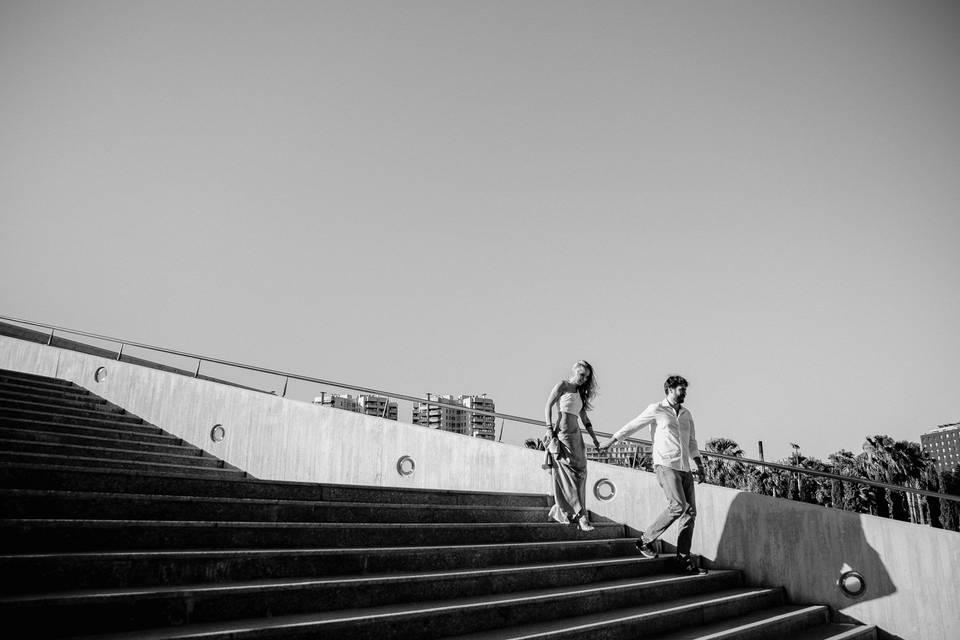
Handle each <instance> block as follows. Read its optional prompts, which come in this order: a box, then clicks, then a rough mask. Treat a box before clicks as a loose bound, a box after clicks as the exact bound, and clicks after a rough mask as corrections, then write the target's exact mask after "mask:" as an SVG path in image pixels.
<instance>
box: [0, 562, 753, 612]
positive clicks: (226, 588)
mask: <svg viewBox="0 0 960 640" xmlns="http://www.w3.org/2000/svg"><path fill="white" fill-rule="evenodd" d="M633 564H663V562H658V561H657V560H656V559H652V558H643V557H642V556H623V557H616V558H605V559H593V560H580V561H559V562H549V563H543V564H529V565H505V566H495V567H484V568H468V569H455V570H447V571H402V572H392V573H383V574H362V575H337V576H327V577H301V578H273V579H261V580H242V581H235V582H225V583H199V584H184V585H164V586H156V587H138V588H124V587H117V588H110V589H75V590H69V591H51V592H45V593H38V594H21V595H16V596H9V597H0V603H4V604H12V603H27V602H43V601H93V600H104V599H117V598H143V597H148V598H149V597H164V596H183V597H191V596H197V595H202V594H212V593H240V592H254V593H257V592H266V591H285V590H291V589H309V588H311V587H316V586H338V585H343V586H347V585H374V584H382V585H393V584H396V585H402V584H407V583H410V582H413V581H420V582H431V581H436V582H439V581H444V580H457V579H470V578H480V577H485V576H499V575H509V574H518V573H535V572H544V571H556V570H563V569H582V568H593V567H612V566H623V565H633ZM717 573H718V574H737V573H738V572H737V571H725V572H719V571H718V572H717ZM663 577H664V576H663V575H660V574H657V575H654V576H648V577H647V578H649V579H651V580H652V579H656V581H657V582H661V581H662V579H663ZM669 577H670V578H675V579H676V581H680V580H684V579H689V578H688V577H686V576H669ZM647 578H644V579H640V578H634V579H622V580H617V581H607V582H609V583H611V585H610V586H626V585H632V584H642V583H644V582H645V581H648V580H647ZM614 582H616V583H618V584H617V585H613V584H612V583H614ZM594 584H596V585H600V584H606V583H599V582H598V583H594ZM567 589H569V587H567V588H563V587H555V588H552V589H549V590H545V591H548V592H550V593H563V592H564V591H565V590H567ZM538 591H540V590H538Z"/></svg>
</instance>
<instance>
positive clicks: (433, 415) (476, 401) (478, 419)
mask: <svg viewBox="0 0 960 640" xmlns="http://www.w3.org/2000/svg"><path fill="white" fill-rule="evenodd" d="M427 400H433V401H435V402H438V403H440V404H430V403H427V402H418V403H416V404H414V405H413V424H419V425H422V426H425V427H430V428H431V429H440V430H441V431H450V432H451V433H460V434H463V435H467V436H473V437H476V438H485V439H487V440H493V439H494V432H495V428H494V417H493V416H488V415H483V414H477V413H472V412H470V411H464V409H463V408H464V407H466V408H469V409H481V410H483V411H494V410H495V409H494V403H493V399H492V398H488V397H486V396H482V395H481V396H468V395H462V396H452V395H433V394H429V393H428V394H427Z"/></svg>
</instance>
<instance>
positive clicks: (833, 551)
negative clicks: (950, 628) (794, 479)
mask: <svg viewBox="0 0 960 640" xmlns="http://www.w3.org/2000/svg"><path fill="white" fill-rule="evenodd" d="M729 495H730V494H727V496H729ZM698 497H699V496H698ZM704 506H706V505H701V509H700V512H701V513H704V510H703V508H702V507H704ZM723 511H724V510H723V509H718V510H716V511H714V513H718V514H720V513H723ZM697 524H698V528H700V527H704V526H705V527H710V526H711V524H710V523H708V522H703V521H701V519H700V518H698V523H697ZM699 534H700V535H699V536H698V537H699V538H700V540H701V541H702V542H701V549H704V550H709V549H711V548H713V545H712V544H710V542H711V541H713V540H715V542H716V547H715V549H716V550H715V552H714V553H713V554H710V553H706V552H705V553H704V554H703V560H704V561H705V563H706V564H707V566H716V567H736V568H738V569H741V570H743V572H744V576H745V577H746V579H747V580H748V581H749V582H751V583H753V584H767V585H782V586H784V587H786V589H787V594H788V597H789V598H790V601H791V602H794V603H797V604H829V605H830V606H831V608H832V609H833V612H834V615H835V620H836V621H837V622H864V621H861V620H856V619H854V618H852V617H850V616H848V615H846V614H844V613H843V612H842V611H841V610H842V609H844V608H847V607H851V606H853V605H855V604H860V603H864V602H868V601H870V600H875V599H877V598H882V597H884V596H888V595H890V594H893V593H896V591H897V587H896V585H895V584H894V583H893V581H892V580H891V578H890V575H889V573H888V571H887V569H886V566H885V564H884V562H883V560H882V559H881V558H880V554H878V553H877V552H876V550H874V548H873V547H871V546H870V544H869V543H868V542H867V538H866V536H865V535H864V532H863V525H862V521H861V517H860V515H859V514H855V513H850V512H845V511H838V510H835V509H828V508H824V507H821V506H818V505H811V504H804V503H799V502H793V501H789V500H783V499H777V498H772V497H770V496H763V495H757V494H753V493H746V492H737V493H736V495H735V496H734V497H733V500H732V502H730V504H729V507H728V508H727V509H726V518H725V520H724V522H723V525H722V528H721V527H717V530H715V531H709V530H706V531H701V532H699ZM851 570H852V571H856V572H859V573H860V574H862V575H863V577H864V578H865V582H866V590H865V591H864V592H863V594H862V595H860V596H859V597H850V596H848V595H846V594H845V593H844V592H843V591H842V590H841V589H840V587H839V585H838V584H837V582H838V579H839V578H840V576H841V575H842V574H843V573H845V572H847V571H851ZM870 623H871V624H876V622H870ZM878 631H879V637H880V638H885V639H889V640H897V639H899V636H895V635H892V634H890V633H888V632H885V631H883V630H881V629H879V625H878ZM901 640H902V639H901Z"/></svg>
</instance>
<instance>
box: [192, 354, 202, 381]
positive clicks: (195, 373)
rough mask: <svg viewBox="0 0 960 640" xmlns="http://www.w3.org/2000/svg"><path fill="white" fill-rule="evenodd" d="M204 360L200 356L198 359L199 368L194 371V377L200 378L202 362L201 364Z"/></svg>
mask: <svg viewBox="0 0 960 640" xmlns="http://www.w3.org/2000/svg"><path fill="white" fill-rule="evenodd" d="M202 362H203V360H200V359H199V358H198V359H197V370H196V371H194V372H193V377H194V378H199V377H200V364H201V363H202Z"/></svg>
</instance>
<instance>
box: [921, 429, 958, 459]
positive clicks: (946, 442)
mask: <svg viewBox="0 0 960 640" xmlns="http://www.w3.org/2000/svg"><path fill="white" fill-rule="evenodd" d="M920 446H921V447H922V448H923V450H924V451H926V452H927V453H928V454H929V455H930V457H931V458H933V459H934V460H936V464H937V471H953V470H954V468H955V467H956V466H957V465H960V422H954V423H951V424H942V425H940V426H939V427H937V428H936V429H931V430H930V431H927V432H926V433H922V434H920Z"/></svg>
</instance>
